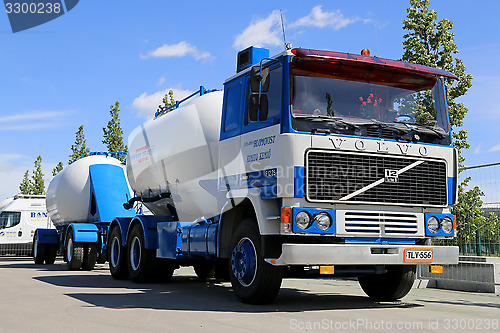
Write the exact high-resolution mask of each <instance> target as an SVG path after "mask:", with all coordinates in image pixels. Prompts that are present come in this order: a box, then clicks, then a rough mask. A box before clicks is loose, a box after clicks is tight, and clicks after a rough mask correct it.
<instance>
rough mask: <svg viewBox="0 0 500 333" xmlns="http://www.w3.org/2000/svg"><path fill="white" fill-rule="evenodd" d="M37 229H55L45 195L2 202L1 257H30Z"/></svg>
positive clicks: (0, 213)
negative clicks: (48, 212)
mask: <svg viewBox="0 0 500 333" xmlns="http://www.w3.org/2000/svg"><path fill="white" fill-rule="evenodd" d="M37 228H53V226H52V222H51V221H50V218H49V217H48V214H47V209H46V208H45V196H44V195H24V194H18V195H15V196H13V197H10V198H7V199H5V200H4V201H2V202H0V255H18V256H30V255H31V248H32V243H33V235H34V233H35V230H36V229H37ZM54 258H55V257H54Z"/></svg>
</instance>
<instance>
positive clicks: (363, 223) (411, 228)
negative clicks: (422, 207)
mask: <svg viewBox="0 0 500 333" xmlns="http://www.w3.org/2000/svg"><path fill="white" fill-rule="evenodd" d="M344 230H345V232H346V233H348V234H358V235H364V236H392V237H394V236H408V235H415V234H417V232H418V219H417V216H416V215H415V214H404V213H375V212H374V213H370V212H361V211H356V212H345V215H344Z"/></svg>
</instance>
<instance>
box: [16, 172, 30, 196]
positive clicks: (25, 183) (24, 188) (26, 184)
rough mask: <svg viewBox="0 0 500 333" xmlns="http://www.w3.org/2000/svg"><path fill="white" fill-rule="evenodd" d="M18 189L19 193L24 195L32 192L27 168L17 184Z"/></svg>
mask: <svg viewBox="0 0 500 333" xmlns="http://www.w3.org/2000/svg"><path fill="white" fill-rule="evenodd" d="M19 191H20V192H21V194H26V195H29V194H31V193H32V190H31V181H30V171H29V170H26V172H25V173H24V178H23V180H22V181H21V184H19Z"/></svg>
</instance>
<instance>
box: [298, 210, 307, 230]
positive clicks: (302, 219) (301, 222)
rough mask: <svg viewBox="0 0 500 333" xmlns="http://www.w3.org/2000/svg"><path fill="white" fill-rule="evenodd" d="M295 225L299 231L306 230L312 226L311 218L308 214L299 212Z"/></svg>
mask: <svg viewBox="0 0 500 333" xmlns="http://www.w3.org/2000/svg"><path fill="white" fill-rule="evenodd" d="M295 224H296V225H297V227H299V229H301V230H306V229H307V228H309V227H310V226H311V217H310V216H309V214H308V213H306V212H299V213H298V214H297V215H295Z"/></svg>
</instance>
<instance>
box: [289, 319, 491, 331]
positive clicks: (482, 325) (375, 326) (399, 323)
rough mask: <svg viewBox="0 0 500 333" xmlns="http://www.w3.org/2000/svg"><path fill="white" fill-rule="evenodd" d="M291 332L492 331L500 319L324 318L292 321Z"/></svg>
mask: <svg viewBox="0 0 500 333" xmlns="http://www.w3.org/2000/svg"><path fill="white" fill-rule="evenodd" d="M289 328H290V329H291V330H295V331H310V330H316V331H341V332H345V331H366V330H369V331H380V332H387V331H419V330H445V331H455V330H468V331H483V330H484V331H491V330H498V329H499V328H500V321H499V320H498V319H488V318H449V319H431V318H430V319H428V320H424V321H418V320H417V321H415V320H414V321H411V320H408V321H403V320H383V319H381V320H369V319H363V318H358V319H348V320H347V319H346V320H332V319H327V318H324V319H322V320H319V321H302V320H298V319H291V320H290V327H289Z"/></svg>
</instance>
